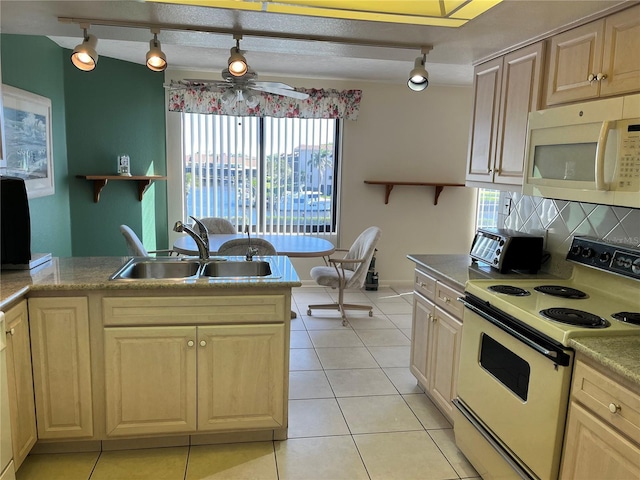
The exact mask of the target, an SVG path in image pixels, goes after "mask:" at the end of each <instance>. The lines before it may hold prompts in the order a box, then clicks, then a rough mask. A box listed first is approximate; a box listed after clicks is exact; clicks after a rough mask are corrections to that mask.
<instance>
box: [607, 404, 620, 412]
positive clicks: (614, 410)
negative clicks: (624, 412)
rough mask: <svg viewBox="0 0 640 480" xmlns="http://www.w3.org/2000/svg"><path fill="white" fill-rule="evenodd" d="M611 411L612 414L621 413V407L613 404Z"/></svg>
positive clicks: (610, 406) (610, 407)
mask: <svg viewBox="0 0 640 480" xmlns="http://www.w3.org/2000/svg"><path fill="white" fill-rule="evenodd" d="M609 411H610V412H611V413H618V412H619V411H620V405H616V404H615V403H613V402H611V403H610V404H609Z"/></svg>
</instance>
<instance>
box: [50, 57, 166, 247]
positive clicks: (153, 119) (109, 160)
mask: <svg viewBox="0 0 640 480" xmlns="http://www.w3.org/2000/svg"><path fill="white" fill-rule="evenodd" d="M98 53H99V47H98ZM70 55H71V51H70V50H64V53H63V55H62V56H63V57H64V62H63V68H64V76H65V100H66V102H65V103H66V125H67V149H68V158H69V160H68V168H69V176H70V185H69V196H70V205H71V206H70V209H71V220H72V221H71V236H72V242H73V255H74V256H89V255H126V253H127V251H126V247H125V242H124V239H123V237H122V235H121V234H120V231H119V229H118V227H119V226H120V225H121V224H127V225H129V226H130V227H131V228H132V229H133V230H134V231H135V232H136V233H137V234H138V236H139V237H140V238H141V239H142V241H143V243H144V245H145V247H146V248H147V249H148V250H154V249H156V248H168V228H167V187H166V183H167V182H166V181H156V182H154V183H153V184H152V185H151V187H150V188H149V189H148V190H147V192H146V193H145V195H144V198H143V200H142V202H140V201H138V187H137V183H136V182H134V181H130V182H128V181H109V182H108V184H107V185H106V186H105V188H104V189H103V190H102V193H101V195H100V201H99V202H98V203H94V202H93V183H92V182H89V181H87V180H81V179H77V178H75V176H76V175H99V174H110V175H113V174H116V171H117V160H116V159H117V156H118V155H119V154H128V155H129V157H130V158H131V173H132V174H133V175H148V174H157V175H165V174H166V146H165V101H164V88H163V82H164V75H163V74H162V73H157V72H151V71H150V70H149V69H147V68H146V66H144V65H138V64H133V63H129V62H123V61H120V60H113V59H110V58H100V59H99V60H98V65H97V67H96V68H95V70H93V71H92V72H81V71H79V70H77V69H76V68H75V67H74V66H73V65H72V64H71V62H70V61H69V60H68V59H69V56H70Z"/></svg>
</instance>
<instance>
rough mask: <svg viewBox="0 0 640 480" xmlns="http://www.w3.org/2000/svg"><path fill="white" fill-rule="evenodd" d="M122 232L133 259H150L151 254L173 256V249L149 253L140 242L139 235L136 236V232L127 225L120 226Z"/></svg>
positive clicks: (150, 251)
mask: <svg viewBox="0 0 640 480" xmlns="http://www.w3.org/2000/svg"><path fill="white" fill-rule="evenodd" d="M120 232H121V233H122V235H123V236H124V239H125V241H126V242H127V252H128V253H129V256H132V257H149V256H150V254H152V253H153V254H164V255H172V254H173V250H171V249H168V250H149V251H147V249H146V248H144V245H143V244H142V242H141V241H140V238H138V235H136V232H134V231H133V230H132V229H131V228H130V227H128V226H127V225H120Z"/></svg>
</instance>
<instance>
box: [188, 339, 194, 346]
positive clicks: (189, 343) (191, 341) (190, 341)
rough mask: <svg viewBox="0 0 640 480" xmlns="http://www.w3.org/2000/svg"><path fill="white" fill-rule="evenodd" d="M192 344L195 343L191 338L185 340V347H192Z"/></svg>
mask: <svg viewBox="0 0 640 480" xmlns="http://www.w3.org/2000/svg"><path fill="white" fill-rule="evenodd" d="M194 345H195V343H194V341H193V340H189V341H188V342H187V347H193V346H194Z"/></svg>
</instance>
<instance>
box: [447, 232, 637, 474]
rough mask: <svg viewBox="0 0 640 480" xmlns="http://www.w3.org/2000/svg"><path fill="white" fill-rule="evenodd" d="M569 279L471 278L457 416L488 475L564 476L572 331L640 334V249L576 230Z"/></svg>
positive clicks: (470, 453)
mask: <svg viewBox="0 0 640 480" xmlns="http://www.w3.org/2000/svg"><path fill="white" fill-rule="evenodd" d="M567 260H569V261H571V262H573V263H574V264H575V265H574V270H573V275H572V277H571V278H569V279H566V280H552V281H550V280H548V279H526V280H525V279H522V280H518V279H516V280H512V279H509V281H508V282H505V281H501V280H471V281H469V282H467V285H466V288H465V297H464V298H462V299H460V300H461V301H462V302H463V303H464V305H465V307H466V308H465V313H464V318H463V331H462V347H461V357H460V367H459V374H458V384H457V391H458V398H457V399H456V400H455V401H454V403H455V405H456V407H457V410H456V417H455V423H454V431H455V434H456V443H457V445H458V447H459V448H460V450H461V451H462V452H463V453H464V454H465V455H466V456H467V458H469V460H470V461H471V463H472V464H473V465H474V466H475V467H476V469H477V470H478V472H479V473H480V474H481V475H482V476H483V477H491V478H502V477H505V478H511V477H514V476H519V477H522V478H534V479H545V480H546V479H556V478H557V477H558V472H559V467H560V455H561V451H562V441H563V435H564V426H565V420H566V414H567V408H568V402H569V389H570V384H571V375H572V370H573V357H574V351H573V349H572V348H571V345H570V340H571V338H576V337H584V336H606V335H640V249H637V248H634V247H631V246H628V245H618V244H613V243H609V242H604V241H601V240H598V239H593V238H588V237H576V238H574V240H573V244H572V246H571V249H570V250H569V252H568V254H567Z"/></svg>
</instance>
